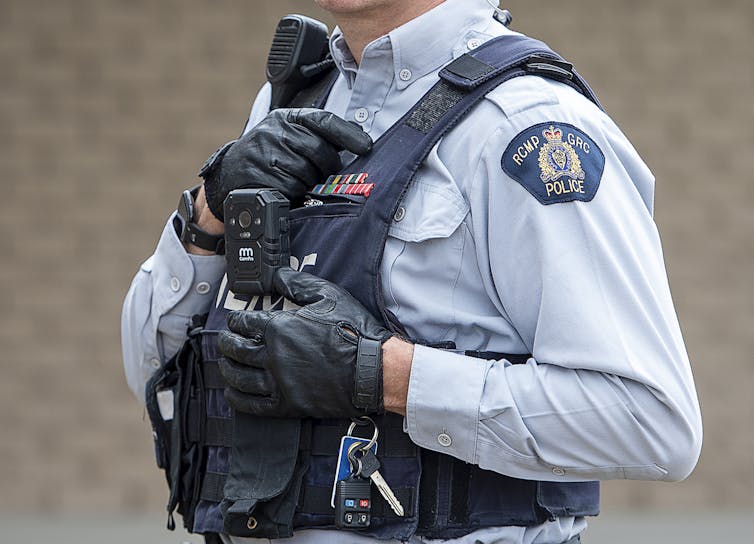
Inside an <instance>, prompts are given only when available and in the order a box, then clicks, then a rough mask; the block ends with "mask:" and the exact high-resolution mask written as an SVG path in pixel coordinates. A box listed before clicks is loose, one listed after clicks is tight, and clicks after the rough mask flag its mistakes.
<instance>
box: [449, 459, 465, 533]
mask: <svg viewBox="0 0 754 544" xmlns="http://www.w3.org/2000/svg"><path fill="white" fill-rule="evenodd" d="M451 474H452V476H451V478H452V479H451V485H450V512H448V521H449V522H450V523H455V524H459V525H465V524H466V522H467V521H468V519H469V498H470V497H469V486H470V484H471V465H470V464H468V463H464V462H463V461H461V460H459V459H453V461H452V469H451Z"/></svg>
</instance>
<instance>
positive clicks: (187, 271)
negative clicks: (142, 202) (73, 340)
mask: <svg viewBox="0 0 754 544" xmlns="http://www.w3.org/2000/svg"><path fill="white" fill-rule="evenodd" d="M270 97H271V87H270V85H269V83H266V84H265V85H264V86H263V87H262V88H261V90H260V91H259V93H258V94H257V96H256V98H255V100H254V103H253V105H252V108H251V112H250V114H249V118H248V120H247V122H246V124H245V125H244V129H243V132H244V133H245V132H247V131H249V130H251V129H252V128H253V127H254V126H255V125H256V124H257V123H259V121H261V120H262V119H263V118H264V116H265V115H266V114H267V112H268V111H269V108H270ZM174 217H175V214H173V215H172V216H171V217H170V219H169V220H168V222H167V224H166V225H165V228H164V229H163V231H162V236H161V237H160V241H159V243H158V244H157V248H156V250H155V252H154V254H153V255H152V256H151V257H150V258H149V259H147V260H146V261H145V262H144V263H143V264H142V265H141V267H140V268H139V271H138V272H137V273H136V276H135V277H134V279H133V281H132V283H131V287H130V288H129V290H128V293H127V294H126V298H125V300H124V302H123V311H122V315H121V345H122V350H123V364H124V367H125V373H126V381H127V382H128V386H129V387H130V388H131V390H132V391H133V392H134V394H135V395H136V396H137V397H138V398H139V399H140V400H141V401H142V402H143V401H144V386H145V385H146V382H147V381H148V380H149V378H150V377H151V376H152V374H154V372H155V370H157V369H158V368H160V365H162V364H163V363H164V362H165V361H167V360H169V359H170V358H171V357H172V356H173V355H175V354H176V353H177V352H178V350H179V349H180V348H181V346H182V345H183V343H184V342H185V340H186V332H187V329H188V325H189V323H190V320H191V317H192V316H194V315H197V314H203V313H206V312H207V311H208V310H209V308H210V304H211V302H212V301H213V299H214V297H215V295H216V294H217V291H218V289H219V284H220V280H221V279H222V276H223V274H224V272H225V260H224V258H223V257H222V256H219V255H210V256H202V255H192V254H189V253H187V252H186V250H185V248H184V247H183V244H182V243H181V241H180V240H179V239H178V236H177V234H176V232H175V229H174V228H173V218H174Z"/></svg>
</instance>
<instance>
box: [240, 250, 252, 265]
mask: <svg viewBox="0 0 754 544" xmlns="http://www.w3.org/2000/svg"><path fill="white" fill-rule="evenodd" d="M238 260H239V262H242V263H252V262H254V248H251V247H241V248H238Z"/></svg>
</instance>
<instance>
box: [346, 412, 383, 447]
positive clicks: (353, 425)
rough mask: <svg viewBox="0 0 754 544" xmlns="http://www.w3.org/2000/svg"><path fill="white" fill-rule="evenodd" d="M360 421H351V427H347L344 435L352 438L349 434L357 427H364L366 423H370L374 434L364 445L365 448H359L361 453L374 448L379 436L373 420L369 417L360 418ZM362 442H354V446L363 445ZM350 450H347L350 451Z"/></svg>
mask: <svg viewBox="0 0 754 544" xmlns="http://www.w3.org/2000/svg"><path fill="white" fill-rule="evenodd" d="M358 419H359V420H360V421H357V420H355V419H352V420H351V425H350V426H349V427H348V432H347V433H346V434H347V435H348V436H353V435H352V434H351V433H352V432H353V431H354V430H355V429H356V426H357V425H360V426H361V425H366V424H367V423H371V424H372V427H374V434H372V439H371V440H370V441H369V442H368V443H366V446H364V447H363V448H361V450H363V451H367V450H368V449H369V448H371V447H372V446H374V445H375V444H376V443H377V438H378V437H379V436H380V430H379V429H378V428H377V424H376V423H375V422H374V420H373V419H372V418H371V417H369V416H361V417H359V418H358ZM363 443H364V442H354V444H363ZM350 449H351V448H349V451H350Z"/></svg>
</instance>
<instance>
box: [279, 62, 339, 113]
mask: <svg viewBox="0 0 754 544" xmlns="http://www.w3.org/2000/svg"><path fill="white" fill-rule="evenodd" d="M337 78H338V70H337V69H336V68H335V64H334V63H333V65H332V67H331V68H330V69H329V71H328V72H327V73H325V74H323V75H322V77H321V78H320V79H318V80H317V82H316V83H313V84H312V85H309V86H308V87H306V88H304V89H302V90H301V91H299V93H298V94H297V95H296V96H294V97H293V100H291V102H290V104H288V105H287V106H286V107H288V108H322V107H324V103H325V100H326V99H327V96H328V95H329V94H330V89H332V86H333V85H334V84H335V80H336V79H337Z"/></svg>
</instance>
